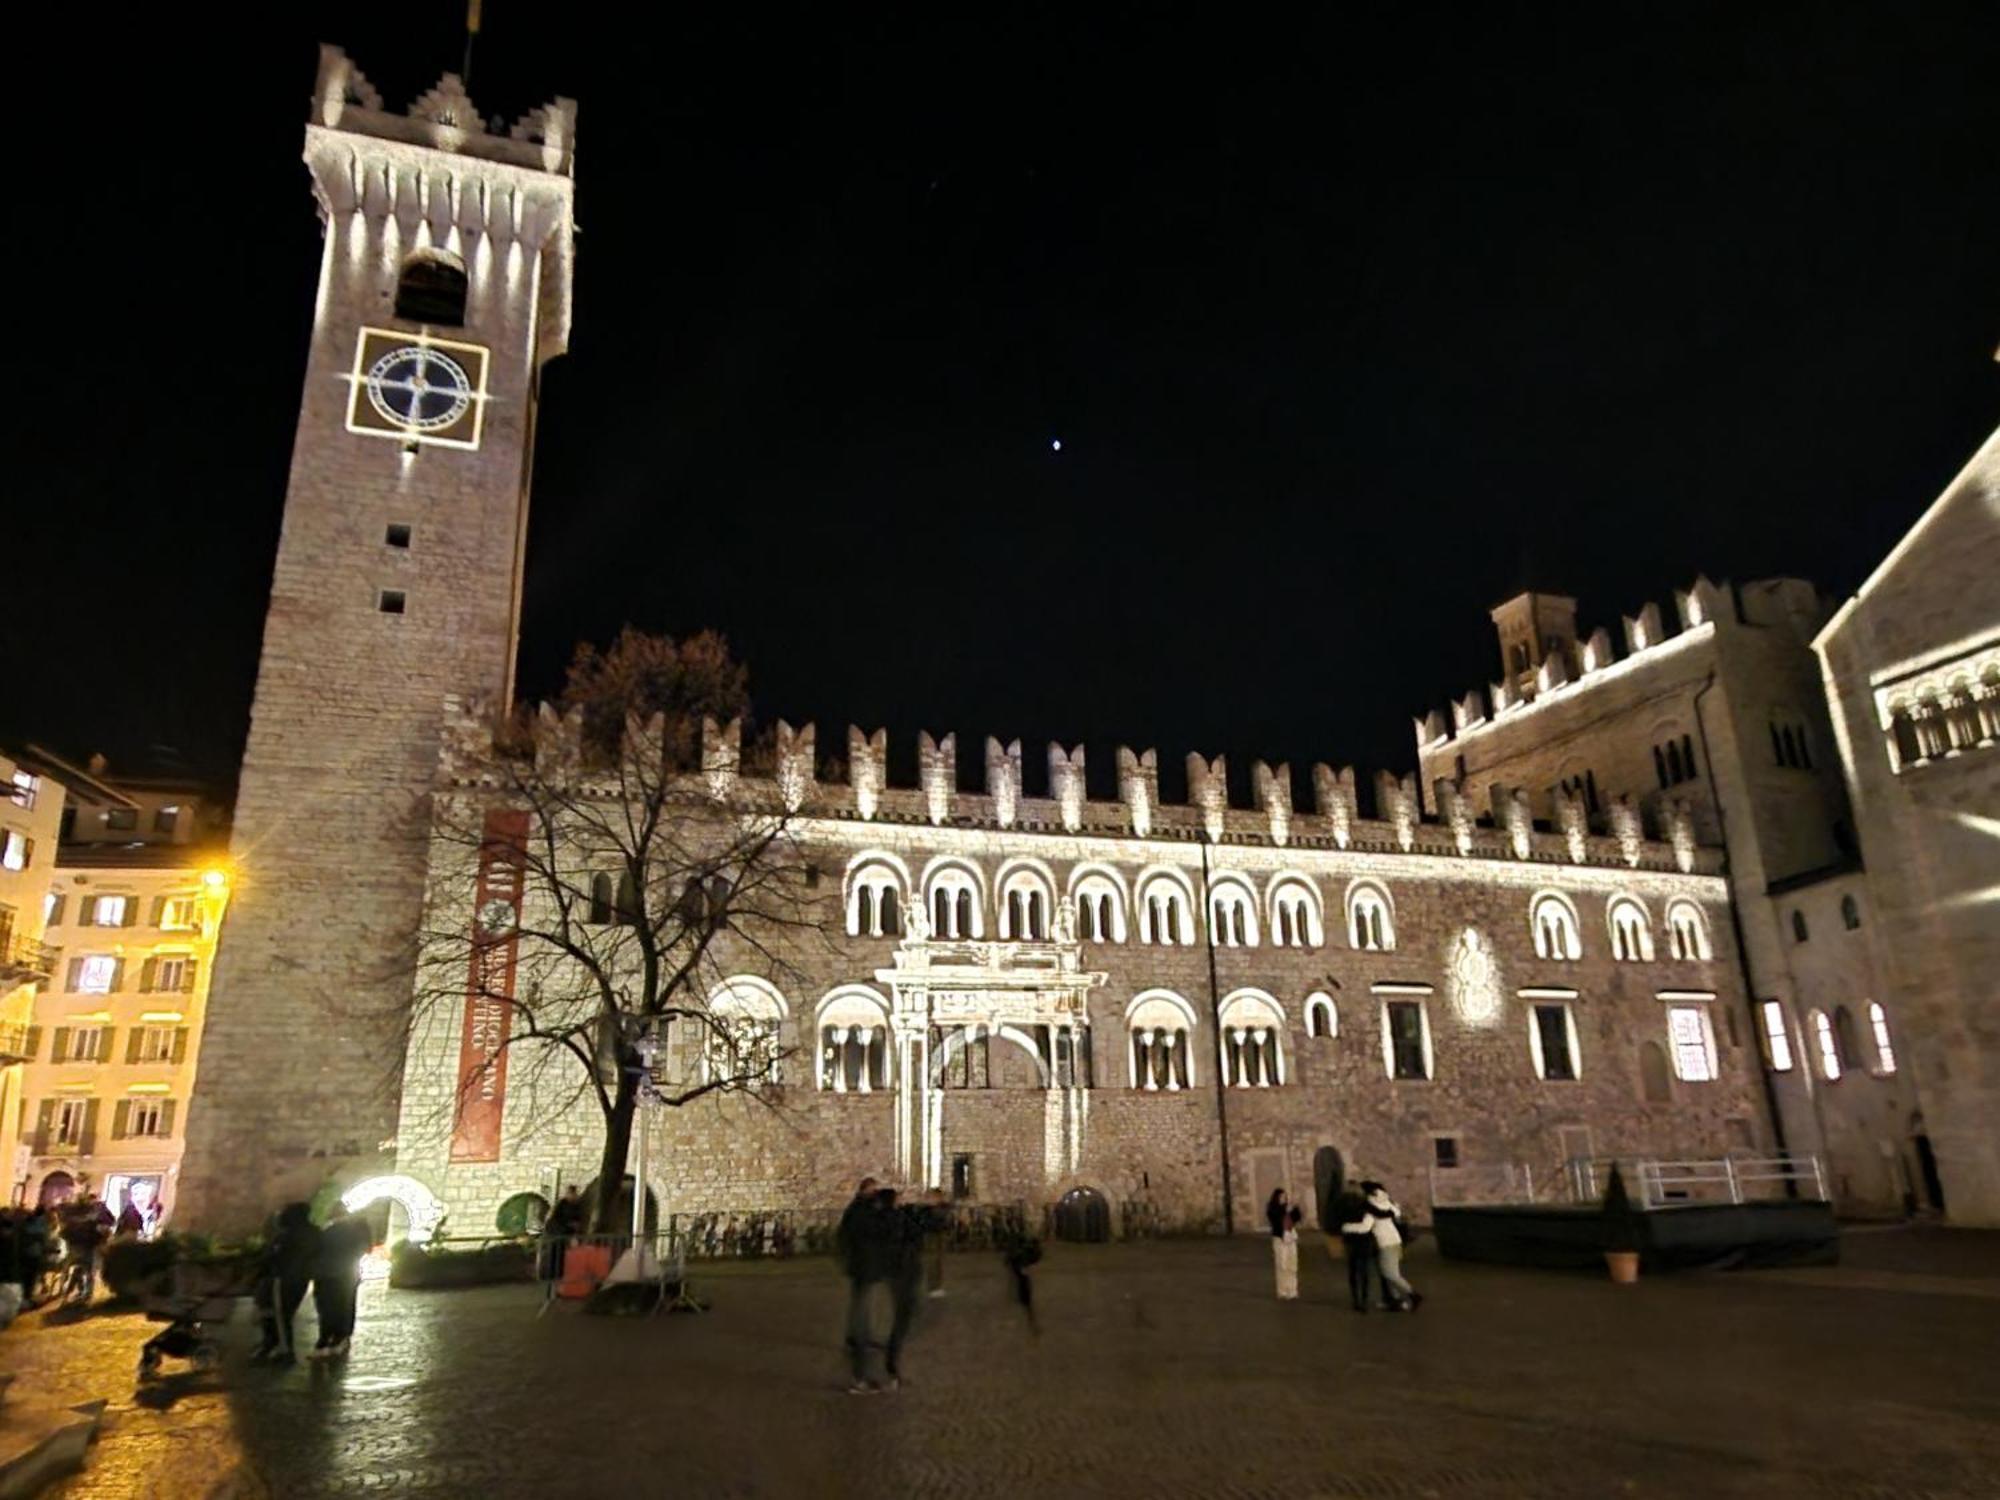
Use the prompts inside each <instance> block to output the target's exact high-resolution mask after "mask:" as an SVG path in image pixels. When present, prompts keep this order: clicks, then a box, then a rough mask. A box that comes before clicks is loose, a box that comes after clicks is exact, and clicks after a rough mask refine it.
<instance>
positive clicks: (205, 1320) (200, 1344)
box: [139, 1257, 262, 1380]
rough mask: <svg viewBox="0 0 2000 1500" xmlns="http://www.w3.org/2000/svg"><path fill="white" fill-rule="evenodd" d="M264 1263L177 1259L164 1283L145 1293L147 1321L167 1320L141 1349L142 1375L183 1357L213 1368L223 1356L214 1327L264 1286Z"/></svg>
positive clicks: (196, 1365)
mask: <svg viewBox="0 0 2000 1500" xmlns="http://www.w3.org/2000/svg"><path fill="white" fill-rule="evenodd" d="M261 1278H262V1268H261V1267H260V1265H259V1264H258V1262H257V1260H256V1259H255V1258H254V1257H245V1258H242V1259H240V1260H232V1261H220V1262H211V1263H203V1264H194V1263H190V1262H187V1261H176V1262H175V1263H174V1264H173V1265H172V1266H170V1267H168V1268H167V1271H166V1274H165V1276H164V1278H162V1280H163V1283H164V1284H163V1285H162V1286H161V1287H160V1288H159V1289H158V1290H148V1291H147V1292H146V1293H145V1294H144V1295H143V1296H142V1297H141V1299H140V1305H141V1307H143V1308H144V1310H145V1314H146V1318H147V1321H149V1322H153V1323H165V1324H166V1325H167V1326H166V1327H165V1328H163V1329H161V1330H160V1331H159V1332H158V1333H156V1334H154V1335H153V1336H152V1337H151V1338H149V1339H147V1340H146V1343H145V1346H144V1347H143V1348H141V1349H140V1351H139V1378H140V1379H141V1380H146V1379H148V1378H150V1377H152V1376H154V1375H157V1374H158V1373H159V1371H160V1365H161V1362H162V1361H164V1360H168V1359H184V1360H186V1361H187V1362H188V1365H189V1367H190V1368H192V1369H194V1370H196V1371H206V1370H212V1369H214V1368H215V1367H216V1365H217V1364H219V1363H220V1362H221V1359H222V1346H221V1344H220V1343H218V1342H217V1340H216V1338H215V1334H214V1332H213V1330H214V1329H215V1328H217V1327H219V1326H220V1325H222V1324H224V1323H227V1322H228V1321H229V1318H230V1315H231V1314H232V1313H234V1312H235V1311H236V1304H237V1302H238V1301H239V1300H241V1299H242V1298H244V1297H255V1296H257V1295H258V1292H259V1282H260V1280H261Z"/></svg>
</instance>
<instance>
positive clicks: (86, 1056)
mask: <svg viewBox="0 0 2000 1500" xmlns="http://www.w3.org/2000/svg"><path fill="white" fill-rule="evenodd" d="M107 1040H109V1037H108V1035H107V1033H106V1032H105V1029H104V1028H103V1027H102V1026H76V1027H72V1028H71V1029H70V1033H69V1044H68V1046H67V1047H66V1048H65V1049H64V1052H63V1055H62V1057H60V1058H58V1059H57V1061H58V1062H103V1061H104V1044H105V1042H106V1041H107Z"/></svg>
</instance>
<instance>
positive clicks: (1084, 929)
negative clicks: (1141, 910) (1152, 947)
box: [1072, 870, 1125, 943]
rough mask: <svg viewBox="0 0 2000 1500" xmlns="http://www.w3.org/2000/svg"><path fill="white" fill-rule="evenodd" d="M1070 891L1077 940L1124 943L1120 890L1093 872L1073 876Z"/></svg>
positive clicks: (1121, 894) (1123, 897)
mask: <svg viewBox="0 0 2000 1500" xmlns="http://www.w3.org/2000/svg"><path fill="white" fill-rule="evenodd" d="M1072 888H1073V891H1074V895H1073V897H1072V899H1073V900H1074V901H1075V902H1076V935H1077V937H1078V938H1079V939H1080V940H1081V941H1083V942H1086V943H1122V942H1124V941H1125V891H1124V888H1123V887H1122V886H1120V885H1119V884H1118V882H1117V881H1115V880H1113V879H1112V878H1111V877H1110V876H1109V875H1107V874H1104V873H1103V872H1101V871H1096V870H1093V871H1090V872H1088V873H1086V874H1083V875H1079V876H1076V877H1074V879H1073V886H1072Z"/></svg>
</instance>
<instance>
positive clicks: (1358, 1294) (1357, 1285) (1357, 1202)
mask: <svg viewBox="0 0 2000 1500" xmlns="http://www.w3.org/2000/svg"><path fill="white" fill-rule="evenodd" d="M1367 1212H1368V1202H1367V1200H1366V1199H1365V1198H1363V1197H1362V1196H1361V1194H1359V1193H1356V1192H1352V1191H1350V1192H1345V1193H1342V1194H1341V1195H1340V1200H1339V1202H1338V1204H1337V1205H1336V1207H1335V1221H1336V1222H1337V1223H1338V1224H1339V1225H1340V1248H1341V1253H1342V1255H1343V1256H1344V1257H1345V1259H1346V1261H1347V1296H1348V1300H1349V1301H1351V1302H1352V1303H1353V1304H1354V1310H1355V1311H1356V1312H1358V1313H1365V1312H1367V1311H1368V1308H1369V1305H1370V1304H1371V1303H1373V1302H1374V1301H1375V1300H1376V1296H1377V1286H1378V1284H1379V1281H1380V1272H1381V1262H1380V1261H1379V1260H1378V1259H1377V1258H1376V1255H1375V1236H1374V1235H1373V1234H1360V1233H1353V1232H1351V1231H1352V1228H1353V1222H1354V1221H1357V1220H1359V1219H1361V1218H1362V1217H1363V1216H1364V1215H1365V1214H1367Z"/></svg>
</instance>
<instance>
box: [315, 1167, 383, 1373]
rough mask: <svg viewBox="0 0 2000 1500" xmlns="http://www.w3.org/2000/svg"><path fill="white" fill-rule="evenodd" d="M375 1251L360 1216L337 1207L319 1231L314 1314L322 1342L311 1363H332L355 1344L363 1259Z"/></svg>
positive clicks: (369, 1228)
mask: <svg viewBox="0 0 2000 1500" xmlns="http://www.w3.org/2000/svg"><path fill="white" fill-rule="evenodd" d="M374 1248H375V1230H374V1228H373V1226H371V1225H370V1224H369V1222H368V1221H367V1220H366V1219H364V1218H362V1217H361V1216H360V1215H359V1214H352V1213H349V1212H348V1211H347V1208H346V1206H345V1205H344V1204H336V1205H335V1206H334V1210H333V1217H332V1219H330V1220H329V1221H328V1222H327V1226H326V1228H325V1229H323V1230H321V1231H320V1236H319V1248H318V1250H317V1252H316V1253H315V1255H314V1258H313V1268H312V1279H313V1311H315V1312H316V1313H318V1314H319V1338H318V1339H317V1340H316V1341H315V1342H314V1344H313V1351H312V1353H311V1354H310V1355H309V1356H307V1357H308V1358H310V1359H333V1358H336V1357H337V1356H339V1355H342V1354H345V1353H346V1352H347V1348H348V1345H349V1344H350V1343H352V1342H353V1340H354V1312H355V1303H356V1302H357V1301H358V1300H359V1298H360V1296H361V1258H362V1257H363V1256H364V1255H366V1254H367V1253H368V1252H369V1251H370V1250H372V1249H374Z"/></svg>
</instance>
